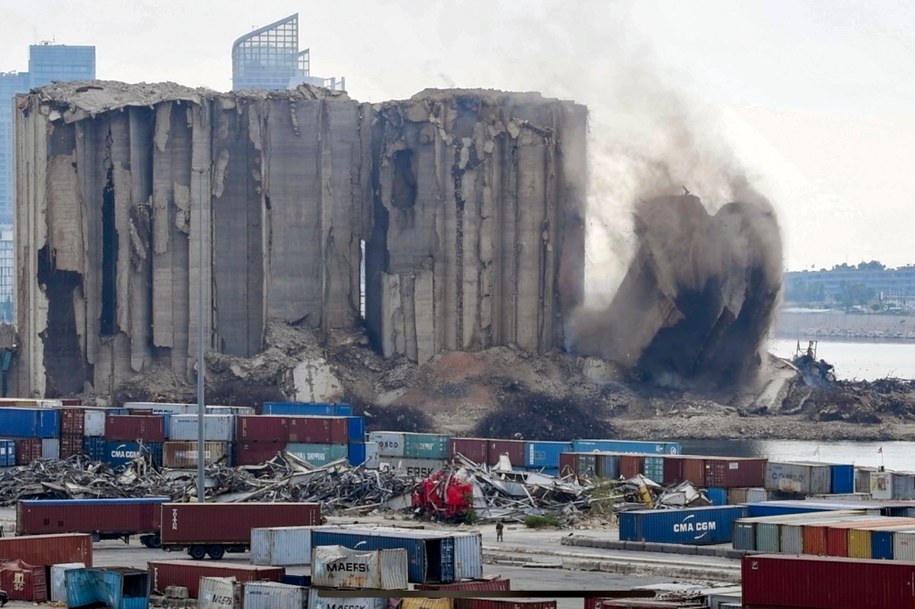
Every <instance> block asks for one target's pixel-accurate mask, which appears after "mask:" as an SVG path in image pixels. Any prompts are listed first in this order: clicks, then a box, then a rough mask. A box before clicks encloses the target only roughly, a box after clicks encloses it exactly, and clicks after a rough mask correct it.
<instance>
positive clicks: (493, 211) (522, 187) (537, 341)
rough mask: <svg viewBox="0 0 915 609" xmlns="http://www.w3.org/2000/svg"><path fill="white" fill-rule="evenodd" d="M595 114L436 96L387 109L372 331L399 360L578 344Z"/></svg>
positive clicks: (371, 284)
mask: <svg viewBox="0 0 915 609" xmlns="http://www.w3.org/2000/svg"><path fill="white" fill-rule="evenodd" d="M586 124H587V110H586V108H585V107H584V106H581V105H578V104H574V103H571V102H560V101H557V100H549V99H544V98H542V97H541V96H540V95H538V94H508V93H501V92H498V91H472V90H458V91H432V90H427V91H423V92H421V93H419V94H417V95H415V96H414V97H413V98H411V99H409V100H406V101H400V102H389V103H384V104H381V105H380V106H379V107H378V108H377V117H376V125H375V133H374V150H373V157H374V159H375V161H376V165H375V180H376V187H375V197H376V198H375V202H374V220H375V221H374V232H373V233H372V235H371V238H370V240H369V242H368V243H367V247H366V276H367V293H368V295H369V296H371V295H372V294H373V293H379V294H380V297H379V298H367V309H366V326H367V329H368V332H369V337H370V339H371V340H372V342H373V344H374V345H375V346H376V348H377V349H378V350H380V351H381V352H382V353H383V354H384V355H385V356H394V355H405V356H407V357H408V358H409V359H411V360H413V361H419V362H424V361H426V360H428V359H429V358H431V357H432V356H434V355H435V354H436V353H439V352H441V351H445V350H457V351H475V350H479V349H485V348H488V347H491V346H494V345H510V344H514V345H517V346H519V347H521V348H522V349H525V350H527V351H530V352H535V353H543V352H547V351H550V350H552V349H554V348H557V347H560V346H562V345H563V344H564V340H565V338H564V327H563V325H564V319H565V315H567V313H568V312H569V311H571V310H572V309H573V308H574V307H576V306H577V305H578V304H579V303H580V301H581V295H582V291H583V285H582V282H583V273H584V271H583V260H584V221H583V216H582V214H583V203H584V197H585V188H586V185H585V183H586V134H585V131H586Z"/></svg>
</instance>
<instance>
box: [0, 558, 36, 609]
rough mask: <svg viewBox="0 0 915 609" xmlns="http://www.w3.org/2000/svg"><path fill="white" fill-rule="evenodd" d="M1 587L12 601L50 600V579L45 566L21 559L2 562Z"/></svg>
mask: <svg viewBox="0 0 915 609" xmlns="http://www.w3.org/2000/svg"><path fill="white" fill-rule="evenodd" d="M0 589H2V590H5V591H6V593H7V594H8V595H9V599H10V600H11V601H33V602H36V603H43V602H45V601H46V600H48V579H47V573H46V571H45V568H44V567H41V566H36V565H30V564H27V563H24V562H22V561H21V560H8V561H5V562H0Z"/></svg>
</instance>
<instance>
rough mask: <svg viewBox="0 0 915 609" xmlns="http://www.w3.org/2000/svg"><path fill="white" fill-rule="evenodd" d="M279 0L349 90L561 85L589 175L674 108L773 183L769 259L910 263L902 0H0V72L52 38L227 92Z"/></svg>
mask: <svg viewBox="0 0 915 609" xmlns="http://www.w3.org/2000/svg"><path fill="white" fill-rule="evenodd" d="M294 12H298V13H299V16H300V40H301V45H302V48H306V47H309V48H311V60H312V64H311V65H312V73H313V74H314V75H319V76H345V77H346V81H347V89H348V91H349V93H350V95H351V96H352V97H354V98H356V99H359V100H364V101H380V100H384V99H396V98H404V97H409V96H410V95H412V94H413V93H415V92H417V91H420V90H421V89H423V88H427V87H486V88H499V89H507V90H540V91H543V92H544V93H545V94H546V95H550V96H557V97H562V98H566V99H575V100H576V101H579V102H582V103H585V104H587V105H588V106H589V107H590V108H591V115H592V123H591V124H592V127H591V137H592V141H591V149H592V151H593V153H594V155H595V163H593V164H592V170H593V169H594V168H597V171H598V172H602V171H603V167H605V165H602V164H601V162H599V161H600V158H599V157H600V155H601V154H602V151H604V150H607V149H613V150H614V151H615V152H614V153H613V154H619V150H620V149H624V148H626V146H627V145H628V144H627V143H626V142H628V143H634V144H633V146H634V148H635V149H637V150H640V151H641V153H644V152H645V151H646V150H655V151H657V152H658V154H660V155H671V156H673V157H676V156H677V155H678V150H677V145H676V141H675V142H674V144H675V145H671V139H670V138H664V137H662V136H663V134H664V133H666V132H667V128H668V127H667V124H666V121H668V120H669V119H670V120H674V119H675V120H679V121H682V120H687V121H688V122H689V129H690V130H691V131H692V132H693V133H694V134H695V137H696V138H697V139H698V140H700V142H701V145H700V148H701V150H703V151H705V150H712V151H714V154H715V155H718V156H722V155H724V156H725V157H728V158H729V162H733V163H734V164H735V165H739V166H742V167H743V168H744V170H745V172H746V175H748V176H749V177H750V180H751V183H752V184H753V185H755V186H756V187H757V188H758V189H759V190H760V191H762V192H763V193H765V194H766V195H767V196H768V197H769V198H770V199H771V200H772V202H773V204H774V205H775V207H776V210H777V212H778V216H779V221H780V223H781V226H782V231H783V238H784V241H785V267H786V268H788V269H791V270H798V269H801V268H810V267H811V266H815V267H817V268H819V267H821V266H832V265H833V264H836V263H839V262H846V261H847V262H850V263H856V262H858V261H860V260H862V259H863V260H870V259H878V260H881V261H882V262H884V263H887V264H890V265H893V266H896V265H902V264H907V263H915V247H913V246H911V245H910V244H911V243H912V241H913V237H912V236H911V235H912V232H913V227H915V170H913V161H915V3H912V2H889V1H884V2H846V1H841V0H823V1H808V2H797V1H794V0H790V1H774V0H766V1H758V2H749V1H740V2H734V1H733V0H728V1H722V2H705V1H697V0H690V1H689V2H675V1H670V2H652V1H647V0H637V1H634V2H612V1H606V0H593V1H575V0H558V1H549V2H548V1H538V0H524V1H522V0H514V1H504V0H462V1H460V2H458V1H453V2H444V1H439V0H422V1H407V0H403V1H393V0H375V1H363V2H357V1H353V0H331V1H328V0H313V1H312V2H307V3H306V2H300V1H299V2H296V1H292V0H288V1H286V0H259V1H257V2H251V1H249V0H245V1H240V0H221V1H219V2H211V1H204V0H180V1H176V0H70V1H65V0H55V1H53V2H51V3H34V2H19V1H15V2H14V1H13V0H0V71H6V70H20V71H22V70H25V69H26V68H27V58H28V45H29V44H33V43H37V42H39V41H43V40H53V41H55V42H57V43H63V44H93V45H95V46H96V47H97V51H96V54H97V55H96V56H97V73H98V77H99V78H102V79H110V80H124V81H129V82H139V81H146V82H154V81H162V80H169V81H175V82H180V83H182V84H186V85H199V86H207V87H210V88H213V89H217V90H228V89H229V88H230V86H231V59H230V50H231V45H232V42H233V41H234V40H235V39H236V38H237V37H238V36H241V35H243V34H245V33H247V32H248V31H250V30H251V29H252V28H253V27H255V26H263V25H267V24H268V23H271V22H273V21H276V20H278V19H281V18H283V17H285V16H287V15H289V14H291V13H294ZM655 140H658V141H655ZM702 154H705V153H704V152H703V153H702ZM605 160H606V159H605ZM608 176H613V177H612V179H611V178H609V177H608ZM601 177H604V178H605V179H604V183H603V187H596V188H595V189H594V191H593V192H592V204H594V205H596V206H600V205H604V204H606V207H605V208H604V210H605V212H607V210H611V212H612V214H616V215H617V216H619V217H621V218H623V220H622V221H621V224H625V222H626V220H625V219H626V218H627V217H628V216H627V215H626V211H625V209H626V207H625V204H626V203H628V202H627V201H620V200H613V199H614V195H617V194H618V191H617V190H616V189H615V188H614V183H616V182H617V181H618V179H617V174H614V173H606V174H605V175H603V176H602V175H596V176H595V178H596V179H595V182H596V183H597V184H600V183H601ZM683 179H684V181H685V182H689V183H688V184H686V185H687V186H688V187H690V190H692V191H693V192H694V193H696V194H698V195H700V196H703V199H704V200H706V202H709V203H710V204H711V205H712V206H716V205H720V204H721V203H723V202H724V201H714V200H710V199H713V198H714V194H713V193H707V192H706V193H703V192H702V191H701V185H702V181H701V180H700V179H699V178H698V177H697V178H696V181H695V182H694V181H692V180H691V179H689V178H683ZM608 182H610V184H608ZM608 213H610V212H608ZM606 215H607V213H605V214H604V216H606ZM623 233H625V231H623ZM623 238H625V235H624V236H623Z"/></svg>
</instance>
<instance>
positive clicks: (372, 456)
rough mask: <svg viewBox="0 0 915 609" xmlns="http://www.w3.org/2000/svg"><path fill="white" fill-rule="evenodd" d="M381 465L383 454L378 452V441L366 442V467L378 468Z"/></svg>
mask: <svg viewBox="0 0 915 609" xmlns="http://www.w3.org/2000/svg"><path fill="white" fill-rule="evenodd" d="M380 465H381V455H380V454H379V453H378V442H366V443H365V464H364V465H363V467H365V469H378V467H379V466H380Z"/></svg>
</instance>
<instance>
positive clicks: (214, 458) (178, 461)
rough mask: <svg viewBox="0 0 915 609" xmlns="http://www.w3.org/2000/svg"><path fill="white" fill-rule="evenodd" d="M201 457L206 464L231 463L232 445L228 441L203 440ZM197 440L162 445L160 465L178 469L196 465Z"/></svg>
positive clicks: (170, 442) (190, 467) (229, 464)
mask: <svg viewBox="0 0 915 609" xmlns="http://www.w3.org/2000/svg"><path fill="white" fill-rule="evenodd" d="M203 446H204V449H203V451H204V452H203V458H204V462H205V463H206V465H213V464H215V463H221V464H222V465H228V466H231V465H233V460H232V445H231V444H230V443H228V442H204V443H203ZM197 458H198V451H197V442H174V441H169V442H166V443H164V444H163V445H162V465H164V466H165V467H174V468H178V469H192V468H195V467H197Z"/></svg>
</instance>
